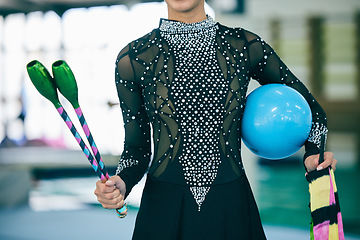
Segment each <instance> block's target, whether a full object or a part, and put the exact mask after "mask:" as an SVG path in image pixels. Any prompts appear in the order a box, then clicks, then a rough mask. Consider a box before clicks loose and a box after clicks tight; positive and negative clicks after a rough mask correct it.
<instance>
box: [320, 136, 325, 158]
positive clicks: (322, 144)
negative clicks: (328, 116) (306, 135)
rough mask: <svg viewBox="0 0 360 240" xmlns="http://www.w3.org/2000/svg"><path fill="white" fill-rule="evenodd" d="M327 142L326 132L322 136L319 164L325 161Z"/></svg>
mask: <svg viewBox="0 0 360 240" xmlns="http://www.w3.org/2000/svg"><path fill="white" fill-rule="evenodd" d="M325 142H326V136H325V134H322V135H321V138H320V156H319V164H321V163H323V162H324V152H325Z"/></svg>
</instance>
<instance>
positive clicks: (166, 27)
mask: <svg viewBox="0 0 360 240" xmlns="http://www.w3.org/2000/svg"><path fill="white" fill-rule="evenodd" d="M214 25H215V21H214V19H213V18H212V17H211V16H209V15H206V19H205V20H203V21H200V22H195V23H184V22H180V21H176V20H169V19H165V18H162V19H160V24H159V29H160V31H163V32H168V33H179V32H180V33H181V32H197V31H201V30H203V29H207V28H210V27H213V26H214Z"/></svg>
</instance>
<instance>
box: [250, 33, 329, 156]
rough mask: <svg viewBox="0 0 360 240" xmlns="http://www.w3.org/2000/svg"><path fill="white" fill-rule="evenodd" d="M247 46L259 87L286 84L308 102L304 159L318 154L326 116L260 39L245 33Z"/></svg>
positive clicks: (325, 128)
mask: <svg viewBox="0 0 360 240" xmlns="http://www.w3.org/2000/svg"><path fill="white" fill-rule="evenodd" d="M245 35H246V37H247V39H248V44H247V51H248V54H249V64H250V68H251V70H252V72H251V77H252V78H254V79H256V80H257V81H258V82H259V83H260V84H261V85H264V84H268V83H280V84H286V85H287V86H290V87H292V88H294V89H295V90H297V91H298V92H299V93H300V94H301V95H302V96H303V97H304V98H305V99H306V101H307V102H308V104H309V106H310V108H311V113H312V127H311V131H310V134H309V137H308V139H307V141H306V142H305V155H304V159H305V158H306V157H308V156H310V155H314V154H318V153H319V145H320V137H321V135H323V134H327V120H326V114H325V112H324V110H323V109H322V107H321V106H320V104H319V103H318V102H317V101H316V100H315V98H314V97H313V96H312V95H311V93H310V92H309V90H308V89H307V88H306V87H305V86H304V84H303V83H302V82H301V81H300V80H299V79H297V78H296V76H295V75H294V74H293V73H292V72H291V71H290V70H289V69H288V67H287V66H286V65H285V64H284V63H283V61H282V60H281V59H280V58H279V56H278V55H277V54H276V53H275V51H274V50H273V49H272V48H271V47H270V46H269V45H268V44H267V43H266V42H265V41H264V40H262V39H261V38H259V37H258V36H257V35H255V34H252V33H250V32H246V33H245Z"/></svg>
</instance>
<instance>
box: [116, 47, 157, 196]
mask: <svg viewBox="0 0 360 240" xmlns="http://www.w3.org/2000/svg"><path fill="white" fill-rule="evenodd" d="M128 48H129V47H128ZM133 67H134V66H133V62H132V60H131V58H130V57H129V52H128V51H127V48H124V50H123V51H122V52H120V54H119V56H118V58H117V61H116V69H115V83H116V88H117V92H118V97H119V101H120V107H121V110H122V115H123V121H124V128H125V142H124V150H123V152H122V154H121V157H120V160H119V164H118V168H117V171H116V174H117V175H118V176H120V178H121V179H122V180H123V181H124V182H125V184H126V195H128V194H129V193H130V191H131V189H132V188H133V186H134V185H136V184H137V183H138V182H139V181H140V180H141V178H142V177H143V176H144V174H145V172H146V171H147V169H148V165H149V162H150V156H151V143H150V124H149V119H148V116H147V114H146V111H145V107H144V101H143V96H142V91H141V87H140V86H139V83H138V82H137V81H136V71H135V70H134V68H133Z"/></svg>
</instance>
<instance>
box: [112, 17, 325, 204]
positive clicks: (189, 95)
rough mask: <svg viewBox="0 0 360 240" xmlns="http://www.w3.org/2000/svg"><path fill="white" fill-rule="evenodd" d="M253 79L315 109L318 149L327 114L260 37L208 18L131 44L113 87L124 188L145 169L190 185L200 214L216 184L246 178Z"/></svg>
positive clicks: (163, 28) (313, 144)
mask: <svg viewBox="0 0 360 240" xmlns="http://www.w3.org/2000/svg"><path fill="white" fill-rule="evenodd" d="M251 78H254V79H257V80H258V81H259V83H261V84H267V83H283V84H287V85H289V86H291V87H293V88H295V89H297V90H298V91H299V92H300V93H301V94H303V96H304V97H305V98H306V99H307V101H308V102H309V104H310V106H311V108H312V111H313V116H316V117H314V119H313V122H314V124H313V130H312V134H311V137H310V138H309V141H307V145H306V146H307V151H308V152H316V151H317V144H318V140H316V139H317V136H318V135H319V133H322V132H325V131H326V117H325V114H324V112H323V110H322V109H321V107H320V106H319V105H318V103H317V102H316V101H315V99H314V98H313V97H312V95H311V94H310V93H309V91H308V90H307V89H306V88H305V86H304V85H303V84H302V83H301V82H300V81H299V80H298V79H297V78H296V77H295V76H294V75H293V74H292V73H291V72H290V71H289V69H288V68H287V67H286V66H285V65H284V63H283V62H282V61H281V60H280V58H279V57H278V56H277V55H276V54H275V52H274V51H273V50H272V49H271V47H270V46H269V45H268V44H266V43H265V42H264V41H263V40H262V39H261V38H259V37H258V36H257V35H255V34H253V33H251V32H248V31H246V30H243V29H230V28H227V27H225V26H222V25H220V24H218V23H215V22H214V20H213V19H212V18H211V17H208V18H207V19H206V20H204V21H202V22H198V23H191V24H186V23H182V22H177V21H170V20H166V19H162V20H161V22H160V27H159V28H158V29H155V30H154V31H152V32H151V33H149V34H148V35H146V36H144V37H142V38H140V39H138V40H136V41H134V42H132V43H130V44H129V45H128V46H127V47H126V48H124V49H123V50H122V51H121V52H120V54H119V56H118V58H117V68H116V85H117V90H118V95H119V99H120V104H121V109H122V113H123V118H124V124H125V145H124V152H123V154H122V156H121V159H120V161H119V167H118V171H117V174H119V176H120V177H121V178H122V179H123V180H124V181H125V183H126V186H127V191H130V189H131V188H132V186H133V185H135V184H136V183H137V181H139V180H140V179H141V177H142V176H143V174H144V173H145V172H146V170H147V168H148V164H149V161H150V155H151V151H150V149H151V147H150V146H151V145H150V124H151V126H152V133H153V134H152V135H153V138H152V140H153V160H152V162H151V165H150V168H149V175H150V177H152V178H155V179H157V180H159V181H165V182H171V183H175V184H183V185H188V186H189V189H190V191H191V193H192V194H193V196H194V199H195V201H196V203H197V205H198V208H199V210H200V209H201V205H202V204H203V202H204V201H205V199H206V195H207V193H208V192H209V191H211V190H210V189H211V186H212V185H214V184H221V183H226V182H229V181H232V180H235V179H237V178H239V177H241V176H242V175H243V174H244V169H243V166H242V161H241V156H240V136H241V132H240V124H241V116H242V112H243V109H244V106H245V100H246V92H247V87H248V84H249V81H250V79H251Z"/></svg>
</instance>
